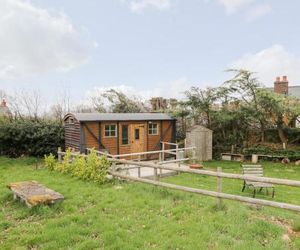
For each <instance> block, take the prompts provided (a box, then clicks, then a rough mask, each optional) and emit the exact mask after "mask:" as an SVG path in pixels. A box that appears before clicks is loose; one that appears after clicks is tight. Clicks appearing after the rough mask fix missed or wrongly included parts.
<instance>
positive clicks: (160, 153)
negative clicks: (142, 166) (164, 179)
mask: <svg viewBox="0 0 300 250" xmlns="http://www.w3.org/2000/svg"><path fill="white" fill-rule="evenodd" d="M158 157H159V158H158V161H159V162H161V161H162V151H161V152H159V153H158Z"/></svg>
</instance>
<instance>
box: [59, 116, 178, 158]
mask: <svg viewBox="0 0 300 250" xmlns="http://www.w3.org/2000/svg"><path fill="white" fill-rule="evenodd" d="M64 126H65V146H66V148H73V149H75V150H76V151H80V152H82V153H83V152H85V150H86V148H95V149H97V150H100V151H107V152H108V153H110V154H113V155H119V154H128V153H138V152H145V151H155V150H159V149H160V148H161V143H160V142H161V141H166V142H175V136H176V120H175V119H173V118H172V117H170V116H169V115H167V114H163V113H69V114H67V115H65V117H64Z"/></svg>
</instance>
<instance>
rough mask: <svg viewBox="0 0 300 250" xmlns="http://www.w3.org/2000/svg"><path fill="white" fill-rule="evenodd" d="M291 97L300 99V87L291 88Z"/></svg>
mask: <svg viewBox="0 0 300 250" xmlns="http://www.w3.org/2000/svg"><path fill="white" fill-rule="evenodd" d="M288 93H289V95H290V96H294V97H296V98H298V99H300V85H298V86H289V92H288Z"/></svg>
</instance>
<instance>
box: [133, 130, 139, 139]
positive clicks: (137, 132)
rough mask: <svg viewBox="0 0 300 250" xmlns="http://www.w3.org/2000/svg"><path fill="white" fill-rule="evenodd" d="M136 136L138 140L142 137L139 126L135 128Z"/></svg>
mask: <svg viewBox="0 0 300 250" xmlns="http://www.w3.org/2000/svg"><path fill="white" fill-rule="evenodd" d="M134 138H135V139H136V140H139V139H140V130H139V129H138V128H136V129H135V130H134Z"/></svg>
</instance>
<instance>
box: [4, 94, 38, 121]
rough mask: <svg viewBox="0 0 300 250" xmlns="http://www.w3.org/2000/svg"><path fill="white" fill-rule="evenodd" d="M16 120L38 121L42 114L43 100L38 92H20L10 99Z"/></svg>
mask: <svg viewBox="0 0 300 250" xmlns="http://www.w3.org/2000/svg"><path fill="white" fill-rule="evenodd" d="M8 99H9V104H10V107H11V110H12V113H13V114H14V116H15V118H21V119H24V118H25V117H27V118H30V119H33V120H38V119H39V117H40V116H41V112H42V110H43V109H42V98H41V94H40V92H39V91H37V90H33V91H28V90H20V91H17V92H15V93H14V94H13V95H10V96H9V97H8Z"/></svg>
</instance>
